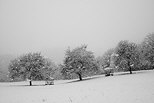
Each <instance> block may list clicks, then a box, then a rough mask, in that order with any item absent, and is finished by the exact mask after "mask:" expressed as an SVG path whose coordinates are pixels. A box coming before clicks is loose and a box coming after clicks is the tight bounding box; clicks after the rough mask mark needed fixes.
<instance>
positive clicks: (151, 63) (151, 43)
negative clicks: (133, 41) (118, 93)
mask: <svg viewBox="0 0 154 103" xmlns="http://www.w3.org/2000/svg"><path fill="white" fill-rule="evenodd" d="M141 54H142V59H143V60H142V61H144V63H143V64H144V65H148V66H147V67H146V68H149V69H150V68H151V69H153V68H154V33H152V34H149V35H147V36H146V37H145V39H144V40H143V42H142V43H141Z"/></svg>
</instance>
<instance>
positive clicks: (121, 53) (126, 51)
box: [115, 40, 139, 74]
mask: <svg viewBox="0 0 154 103" xmlns="http://www.w3.org/2000/svg"><path fill="white" fill-rule="evenodd" d="M115 53H116V54H118V59H117V61H116V65H117V66H119V67H124V68H125V69H127V70H129V71H130V74H132V69H133V68H134V69H135V67H137V65H138V62H139V55H138V51H137V45H136V44H135V43H132V42H128V41H126V40H124V41H120V42H119V44H118V46H117V47H116V49H115ZM126 64H127V65H126Z"/></svg>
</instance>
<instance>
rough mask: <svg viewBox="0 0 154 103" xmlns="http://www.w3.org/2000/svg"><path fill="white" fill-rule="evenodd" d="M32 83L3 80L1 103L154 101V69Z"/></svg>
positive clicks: (146, 102) (129, 102) (120, 102)
mask: <svg viewBox="0 0 154 103" xmlns="http://www.w3.org/2000/svg"><path fill="white" fill-rule="evenodd" d="M33 84H34V85H35V86H31V87H30V86H28V83H27V82H16V83H0V103H154V71H144V72H138V73H136V74H132V75H129V74H128V75H119V74H116V75H115V76H112V77H104V76H96V77H93V78H91V79H90V78H89V79H86V80H84V81H81V82H78V81H75V80H73V81H72V80H71V81H68V80H67V81H55V85H51V86H44V82H34V83H33Z"/></svg>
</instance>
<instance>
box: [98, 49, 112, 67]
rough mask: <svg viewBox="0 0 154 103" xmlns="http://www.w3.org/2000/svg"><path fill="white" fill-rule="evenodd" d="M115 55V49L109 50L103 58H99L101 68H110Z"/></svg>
mask: <svg viewBox="0 0 154 103" xmlns="http://www.w3.org/2000/svg"><path fill="white" fill-rule="evenodd" d="M113 53H114V49H109V50H107V51H106V52H105V53H104V54H103V56H99V57H97V58H96V61H97V63H98V65H99V67H100V68H106V67H109V66H110V58H111V55H112V54H113Z"/></svg>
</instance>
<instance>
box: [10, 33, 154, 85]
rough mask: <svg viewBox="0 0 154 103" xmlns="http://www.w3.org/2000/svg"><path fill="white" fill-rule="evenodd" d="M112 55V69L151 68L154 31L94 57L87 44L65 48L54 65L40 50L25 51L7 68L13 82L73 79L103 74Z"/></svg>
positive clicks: (153, 57) (121, 43) (153, 53)
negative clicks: (33, 51)
mask: <svg viewBox="0 0 154 103" xmlns="http://www.w3.org/2000/svg"><path fill="white" fill-rule="evenodd" d="M113 54H116V55H114V56H115V57H114V59H115V60H114V62H113V64H114V67H113V68H114V69H115V71H117V72H118V71H129V72H130V74H132V71H136V70H150V69H153V68H154V63H153V62H154V33H152V34H149V35H147V36H146V37H145V38H144V40H143V41H142V42H141V43H140V44H136V43H134V42H130V41H128V40H122V41H120V42H119V43H118V44H117V46H116V47H115V48H111V49H109V50H107V51H106V52H105V53H104V54H103V55H102V56H99V57H95V56H94V54H93V52H92V51H88V50H87V45H82V46H79V47H76V48H74V49H70V48H68V49H67V50H66V52H65V57H64V60H63V63H62V64H60V65H56V64H55V63H54V62H53V61H52V60H50V59H48V58H45V57H44V56H42V55H41V53H38V52H36V53H27V54H24V55H21V56H20V57H18V58H16V59H14V60H12V61H11V62H10V65H9V67H8V69H9V77H10V78H11V79H12V81H20V80H29V81H30V85H32V80H46V79H48V78H49V77H53V78H55V79H74V78H79V80H82V78H83V77H86V76H92V75H98V74H103V73H104V69H105V68H107V67H109V66H110V65H111V56H112V57H113Z"/></svg>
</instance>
